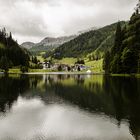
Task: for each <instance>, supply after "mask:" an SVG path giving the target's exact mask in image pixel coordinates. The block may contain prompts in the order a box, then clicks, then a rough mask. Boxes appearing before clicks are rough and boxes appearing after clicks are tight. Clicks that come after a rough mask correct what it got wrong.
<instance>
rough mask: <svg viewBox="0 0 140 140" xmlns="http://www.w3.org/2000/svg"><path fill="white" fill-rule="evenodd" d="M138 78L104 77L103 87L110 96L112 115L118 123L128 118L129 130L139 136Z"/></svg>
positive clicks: (139, 90) (139, 102)
mask: <svg viewBox="0 0 140 140" xmlns="http://www.w3.org/2000/svg"><path fill="white" fill-rule="evenodd" d="M139 85H140V80H139V79H135V78H129V77H105V78H104V89H105V92H106V93H108V94H109V95H110V96H111V97H112V101H113V105H114V110H115V114H114V117H115V118H116V119H117V120H118V124H119V125H120V123H121V120H122V119H127V120H129V124H130V131H131V132H132V134H133V135H134V136H135V138H136V139H138V136H140V87H139Z"/></svg>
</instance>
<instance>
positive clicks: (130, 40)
mask: <svg viewBox="0 0 140 140" xmlns="http://www.w3.org/2000/svg"><path fill="white" fill-rule="evenodd" d="M104 70H105V72H106V73H140V2H139V4H138V6H137V8H136V11H135V12H134V13H133V15H132V16H131V18H130V21H129V23H128V24H127V26H124V27H123V28H122V27H121V25H120V23H118V24H117V29H116V34H115V41H114V46H113V47H112V49H111V51H109V52H107V53H106V55H105V59H104Z"/></svg>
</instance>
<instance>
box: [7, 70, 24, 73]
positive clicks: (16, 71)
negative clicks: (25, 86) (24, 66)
mask: <svg viewBox="0 0 140 140" xmlns="http://www.w3.org/2000/svg"><path fill="white" fill-rule="evenodd" d="M8 73H11V74H12V73H17V74H21V73H22V72H21V71H20V69H9V71H8Z"/></svg>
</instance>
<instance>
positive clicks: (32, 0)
mask: <svg viewBox="0 0 140 140" xmlns="http://www.w3.org/2000/svg"><path fill="white" fill-rule="evenodd" d="M137 1H138V0H129V1H128V0H0V13H2V14H1V16H0V27H6V28H7V29H8V31H11V32H13V33H14V35H15V38H17V39H18V40H19V41H20V42H23V41H28V40H29V41H35V42H38V41H39V39H40V38H43V37H46V36H47V35H48V36H58V35H62V36H63V35H70V34H75V33H76V32H77V31H79V30H85V29H86V28H90V27H94V26H96V27H100V26H104V25H107V24H111V23H113V22H116V21H118V20H128V19H129V17H130V16H131V14H132V12H133V10H134V7H135V5H136V3H137ZM27 39H28V40H27Z"/></svg>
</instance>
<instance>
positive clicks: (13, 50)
mask: <svg viewBox="0 0 140 140" xmlns="http://www.w3.org/2000/svg"><path fill="white" fill-rule="evenodd" d="M29 60H30V57H29V53H28V52H27V50H25V49H23V48H21V47H20V46H19V45H18V43H17V41H15V40H14V39H13V37H12V33H11V32H10V33H9V34H8V33H7V32H6V29H5V28H3V29H1V30H0V69H3V70H4V71H5V72H7V71H8V69H9V68H10V67H13V66H27V67H28V66H29Z"/></svg>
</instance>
